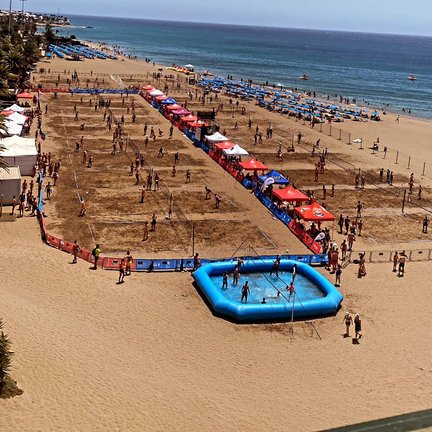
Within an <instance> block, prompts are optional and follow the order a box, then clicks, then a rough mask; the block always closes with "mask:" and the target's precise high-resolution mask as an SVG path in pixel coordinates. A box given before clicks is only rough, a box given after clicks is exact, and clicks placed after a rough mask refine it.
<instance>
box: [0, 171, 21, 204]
mask: <svg viewBox="0 0 432 432" xmlns="http://www.w3.org/2000/svg"><path fill="white" fill-rule="evenodd" d="M20 191H21V173H20V169H19V167H17V166H9V167H8V168H7V169H5V168H0V194H1V195H3V197H2V204H3V205H10V204H12V199H13V197H15V198H16V201H17V202H18V197H19V194H20Z"/></svg>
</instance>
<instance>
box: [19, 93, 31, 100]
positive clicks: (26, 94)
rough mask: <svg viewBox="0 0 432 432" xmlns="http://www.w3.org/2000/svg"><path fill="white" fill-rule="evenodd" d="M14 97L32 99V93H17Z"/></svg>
mask: <svg viewBox="0 0 432 432" xmlns="http://www.w3.org/2000/svg"><path fill="white" fill-rule="evenodd" d="M16 97H17V98H20V99H33V95H32V94H30V93H27V92H22V93H18V94H17V95H16Z"/></svg>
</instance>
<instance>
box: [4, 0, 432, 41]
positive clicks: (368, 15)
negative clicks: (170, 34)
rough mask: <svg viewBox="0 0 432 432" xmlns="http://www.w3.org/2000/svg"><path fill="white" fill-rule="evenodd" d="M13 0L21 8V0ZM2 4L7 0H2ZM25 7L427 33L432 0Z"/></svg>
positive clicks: (99, 1) (133, 1)
mask: <svg viewBox="0 0 432 432" xmlns="http://www.w3.org/2000/svg"><path fill="white" fill-rule="evenodd" d="M12 1H13V8H14V9H20V8H21V2H20V1H18V0H12ZM1 4H2V6H1V7H2V8H8V6H9V1H8V0H1ZM25 8H26V9H27V10H37V11H46V12H54V13H57V8H59V9H60V13H63V14H73V13H75V14H81V15H99V16H121V17H132V18H148V19H166V20H177V21H198V22H215V23H227V24H245V25H263V26H276V27H294V28H308V29H325V30H327V29H329V30H348V31H349V30H351V31H364V32H377V33H396V34H418V35H428V36H432V0H216V1H214V0H211V1H209V0H201V1H197V0H160V1H148V0H124V1H119V0H90V1H89V0H74V1H70V0H63V1H61V2H60V1H58V0H57V1H54V0H28V1H26V2H25Z"/></svg>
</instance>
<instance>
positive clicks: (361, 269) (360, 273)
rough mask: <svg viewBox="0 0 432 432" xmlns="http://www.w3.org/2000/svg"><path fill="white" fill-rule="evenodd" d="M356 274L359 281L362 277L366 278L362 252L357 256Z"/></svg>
mask: <svg viewBox="0 0 432 432" xmlns="http://www.w3.org/2000/svg"><path fill="white" fill-rule="evenodd" d="M358 266H359V267H358V274H357V277H358V278H359V279H360V278H362V277H363V276H366V260H365V254H364V252H363V253H361V254H360V255H359V263H358Z"/></svg>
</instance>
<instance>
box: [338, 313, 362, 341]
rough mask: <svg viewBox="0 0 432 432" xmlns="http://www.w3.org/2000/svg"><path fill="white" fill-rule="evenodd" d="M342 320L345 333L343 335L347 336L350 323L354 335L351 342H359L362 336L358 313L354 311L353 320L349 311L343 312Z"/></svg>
mask: <svg viewBox="0 0 432 432" xmlns="http://www.w3.org/2000/svg"><path fill="white" fill-rule="evenodd" d="M342 322H343V323H344V324H345V333H344V335H343V336H344V337H346V338H349V337H350V328H351V326H352V325H354V332H355V336H354V338H353V340H352V342H353V343H354V344H359V343H360V339H361V337H362V322H361V318H360V314H358V313H356V314H355V316H354V320H353V318H352V316H351V314H350V313H349V312H345V316H344V318H343V321H342Z"/></svg>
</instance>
